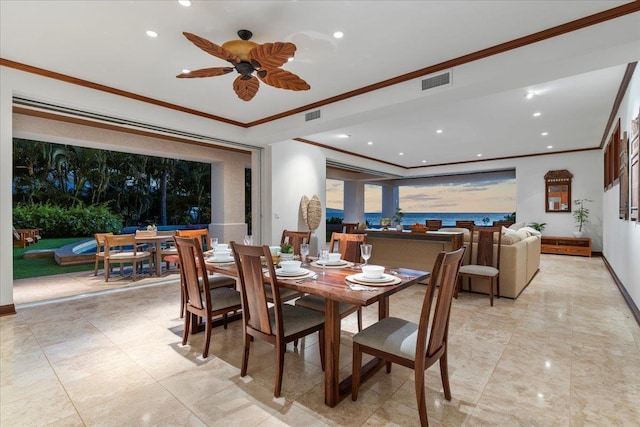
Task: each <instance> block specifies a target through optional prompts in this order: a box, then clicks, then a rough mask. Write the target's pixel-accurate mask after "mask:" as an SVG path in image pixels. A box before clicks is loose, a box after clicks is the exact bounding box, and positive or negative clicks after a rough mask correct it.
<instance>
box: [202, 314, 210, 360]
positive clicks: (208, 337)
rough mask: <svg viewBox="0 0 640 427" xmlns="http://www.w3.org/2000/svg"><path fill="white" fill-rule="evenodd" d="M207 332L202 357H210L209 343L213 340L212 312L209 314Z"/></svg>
mask: <svg viewBox="0 0 640 427" xmlns="http://www.w3.org/2000/svg"><path fill="white" fill-rule="evenodd" d="M205 330H206V334H205V337H204V350H203V351H202V357H203V358H204V359H206V358H207V357H209V343H210V342H211V314H209V315H207V324H206V329H205Z"/></svg>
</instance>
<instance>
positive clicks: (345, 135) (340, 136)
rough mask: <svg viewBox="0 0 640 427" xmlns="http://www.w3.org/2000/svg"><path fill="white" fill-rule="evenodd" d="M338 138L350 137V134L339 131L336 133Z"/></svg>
mask: <svg viewBox="0 0 640 427" xmlns="http://www.w3.org/2000/svg"><path fill="white" fill-rule="evenodd" d="M336 136H337V137H338V138H350V137H351V135H347V134H346V133H339V134H338V135H336Z"/></svg>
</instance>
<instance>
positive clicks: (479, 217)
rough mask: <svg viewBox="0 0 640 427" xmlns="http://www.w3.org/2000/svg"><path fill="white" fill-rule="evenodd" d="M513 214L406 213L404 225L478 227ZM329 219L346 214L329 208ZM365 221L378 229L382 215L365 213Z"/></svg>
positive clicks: (327, 213) (327, 211)
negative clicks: (470, 223)
mask: <svg viewBox="0 0 640 427" xmlns="http://www.w3.org/2000/svg"><path fill="white" fill-rule="evenodd" d="M510 214H511V212H498V213H496V212H447V213H430V212H406V213H405V215H404V218H402V224H403V225H404V226H406V227H408V226H410V225H413V224H416V223H418V224H425V220H427V219H440V220H442V226H443V227H453V226H455V225H456V221H461V220H467V221H469V220H471V221H474V222H475V224H476V225H484V224H485V222H484V221H483V219H485V218H489V220H488V221H487V223H488V224H492V223H493V221H501V220H503V219H504V218H505V216H507V215H510ZM326 215H327V218H331V217H337V218H344V212H343V211H342V210H339V209H331V208H327V210H326ZM364 217H365V219H366V220H367V222H368V223H369V224H370V225H371V226H372V227H377V226H378V225H379V224H380V218H382V214H380V213H379V212H377V213H371V212H368V213H365V214H364Z"/></svg>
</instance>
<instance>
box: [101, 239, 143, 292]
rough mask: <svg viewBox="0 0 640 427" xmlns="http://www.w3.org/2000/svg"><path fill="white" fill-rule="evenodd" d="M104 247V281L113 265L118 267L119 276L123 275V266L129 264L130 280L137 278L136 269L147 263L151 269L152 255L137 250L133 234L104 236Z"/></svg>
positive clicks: (107, 279) (107, 278) (106, 280)
mask: <svg viewBox="0 0 640 427" xmlns="http://www.w3.org/2000/svg"><path fill="white" fill-rule="evenodd" d="M104 238H105V245H104V280H105V282H108V281H109V275H110V273H111V267H112V265H113V264H119V265H120V275H122V274H123V269H124V264H127V263H130V264H131V270H132V271H131V278H132V279H133V280H134V281H135V280H136V279H137V278H138V274H137V273H138V269H139V268H140V269H141V267H142V266H143V265H144V262H145V261H147V264H148V266H149V268H151V259H152V254H151V252H149V251H144V250H140V249H138V245H137V244H136V238H135V235H134V234H121V235H113V234H112V235H109V234H107V235H105V236H104Z"/></svg>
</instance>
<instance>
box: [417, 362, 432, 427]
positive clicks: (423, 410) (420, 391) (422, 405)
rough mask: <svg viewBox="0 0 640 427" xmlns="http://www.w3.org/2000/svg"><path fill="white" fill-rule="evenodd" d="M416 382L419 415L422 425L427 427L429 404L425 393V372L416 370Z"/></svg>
mask: <svg viewBox="0 0 640 427" xmlns="http://www.w3.org/2000/svg"><path fill="white" fill-rule="evenodd" d="M414 373H415V380H416V381H415V382H416V401H417V403H418V414H419V415H420V425H421V426H422V427H427V426H428V425H429V420H428V418H427V403H426V396H425V391H424V371H421V370H418V369H416V370H415V372H414Z"/></svg>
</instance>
